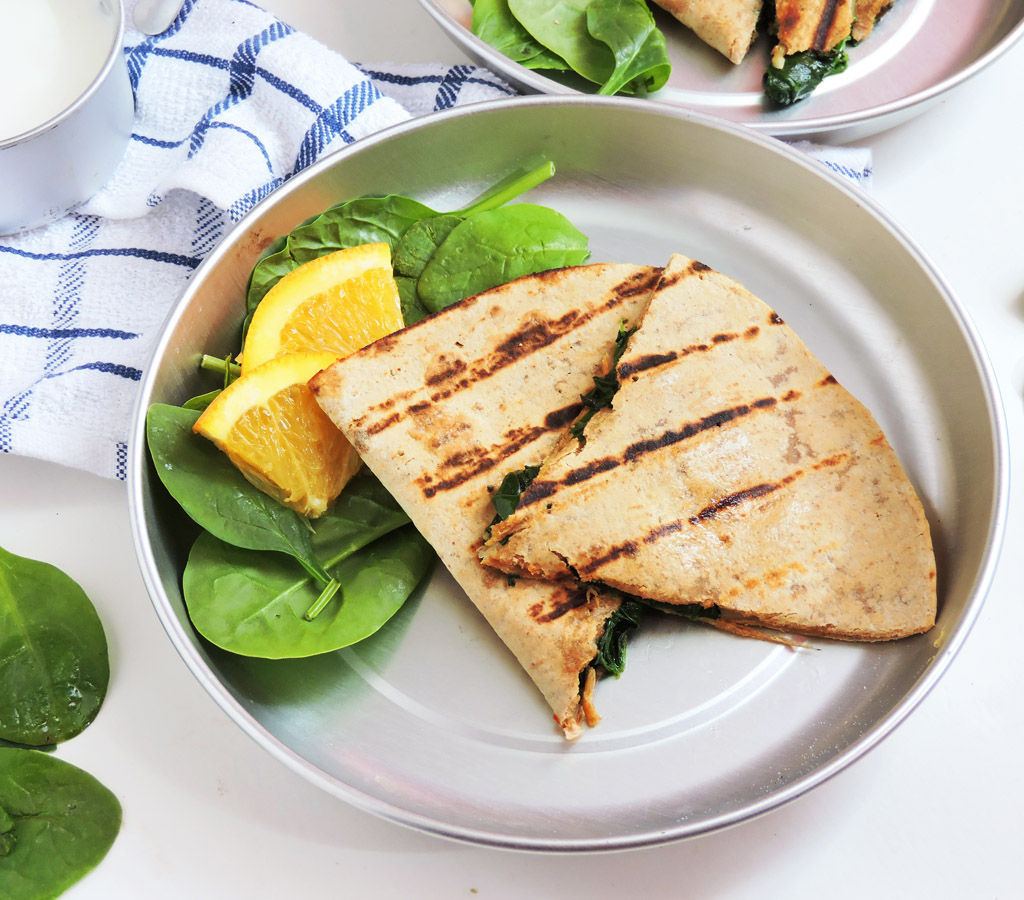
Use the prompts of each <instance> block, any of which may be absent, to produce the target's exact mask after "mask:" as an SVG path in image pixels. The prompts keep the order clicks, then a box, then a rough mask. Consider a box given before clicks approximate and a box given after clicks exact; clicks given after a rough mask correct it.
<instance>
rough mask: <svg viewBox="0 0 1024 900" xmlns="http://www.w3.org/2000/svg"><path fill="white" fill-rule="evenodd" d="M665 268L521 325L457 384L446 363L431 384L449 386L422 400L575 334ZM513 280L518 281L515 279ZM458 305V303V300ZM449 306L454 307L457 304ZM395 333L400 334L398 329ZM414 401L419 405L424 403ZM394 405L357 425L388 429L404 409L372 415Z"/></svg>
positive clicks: (647, 287)
mask: <svg viewBox="0 0 1024 900" xmlns="http://www.w3.org/2000/svg"><path fill="white" fill-rule="evenodd" d="M560 271H563V270H561V269H556V270H553V271H552V272H543V273H540V275H538V276H536V277H541V278H543V279H544V280H552V278H551V277H550V276H552V275H553V274H556V273H557V272H560ZM661 271H662V270H661V269H653V270H652V271H650V272H646V271H640V272H636V273H635V274H633V275H631V276H629V278H627V279H625V280H624V281H620V282H619V283H618V284H616V285H615V286H613V287H612V288H610V289H609V292H608V293H609V296H608V299H607V301H606V302H605V303H603V304H602V305H601V306H599V307H596V308H594V309H592V310H590V311H589V312H587V313H581V312H580V311H579V310H571V311H570V312H567V313H566V314H565V315H564V316H562V317H561V318H559V319H544V320H539V321H538V320H534V321H533V322H531V323H529V324H527V325H526V326H525V327H523V328H521V329H520V330H519V331H517V332H516V333H515V334H512V335H509V336H508V337H507V338H505V340H503V341H502V342H501V343H500V344H498V346H497V347H496V348H495V349H494V351H493V352H492V353H491V354H490V355H489V356H488V357H487V358H485V359H484V360H483V361H482V363H481V364H480V365H478V366H475V367H474V368H472V369H469V368H468V367H467V366H466V365H465V363H463V364H462V367H461V369H460V370H459V371H458V373H457V374H459V375H463V376H464V377H462V378H461V379H460V380H459V381H457V382H455V383H453V384H446V382H448V381H450V380H451V378H450V377H440V376H441V375H442V374H444V373H452V372H454V370H455V369H456V367H457V366H458V362H456V363H452V364H451V365H449V366H448V367H446V369H445V370H444V373H438V377H436V378H433V380H431V379H428V386H431V387H434V386H438V387H439V386H440V385H442V384H445V385H446V386H445V388H444V389H443V390H437V391H435V392H434V393H432V394H431V395H430V396H429V397H428V398H427V399H426V400H425V401H421V403H431V404H433V403H438V402H440V401H442V400H447V399H449V398H450V397H451V396H452V395H453V394H456V393H458V392H459V391H463V390H467V389H468V388H472V387H474V386H475V385H476V384H478V383H479V382H481V381H484V380H486V379H488V378H491V377H492V376H494V375H497V374H498V373H499V372H501V371H502V370H503V369H504V368H506V367H507V366H510V365H513V364H514V363H516V362H518V361H519V360H522V359H525V358H527V357H528V356H529V355H530V354H532V353H535V352H537V351H539V350H543V349H544V348H545V347H548V346H550V345H551V344H553V343H555V342H556V341H558V340H560V339H561V338H563V337H565V336H566V335H567V334H571V333H572V332H573V331H575V330H577V329H579V328H581V327H583V326H584V325H586V324H587V323H588V322H590V321H591V320H592V319H595V318H597V317H599V316H601V315H603V314H604V313H606V312H609V311H610V310H614V309H616V308H617V307H619V306H621V305H622V304H623V303H624V302H625V301H627V300H629V299H631V298H632V297H635V296H637V295H639V294H643V293H645V292H649V291H651V290H652V289H653V288H654V286H655V285H656V284H657V283H658V280H659V279H660V278H661ZM510 283H511V284H515V282H510ZM455 305H456V306H457V305H458V304H455ZM448 308H449V309H453V308H454V307H448ZM444 312H445V310H442V311H441V313H438V314H437V315H443V314H444ZM418 324H419V323H418V322H417V323H416V324H414V325H412V326H410V327H412V328H415V327H416V325H418ZM395 333H396V334H397V333H398V332H395ZM387 337H391V335H388V336H387ZM387 337H385V338H382V339H381V340H380V341H377V342H376V343H375V344H374V345H373V347H374V352H375V353H376V352H378V351H379V348H382V347H383V348H384V349H385V350H386V348H387V346H388V345H387V344H384V343H382V342H385V341H387ZM459 362H461V361H459ZM413 405H415V406H419V405H420V404H413ZM393 406H394V402H393V401H391V400H385V401H383V402H382V403H380V404H378V405H377V406H374V407H371V408H370V409H369V410H367V412H366V413H365V414H364V415H362V416H360V417H359V419H358V420H356V421H355V422H354V423H353V425H354V426H355V427H357V428H363V427H365V428H366V431H367V434H371V435H374V434H380V433H381V432H382V431H385V430H387V429H388V428H390V427H391V426H392V425H395V424H397V423H398V421H399V420H400V419H401V415H402V414H401V411H400V410H396V411H395V412H394V413H392V415H390V416H388V417H387V418H385V419H381V420H380V421H377V422H372V421H371V420H372V417H373V416H374V414H375V413H377V412H379V411H381V410H382V409H385V408H392V407H393ZM421 408H422V407H421ZM410 409H411V407H410ZM367 422H371V424H369V425H366V423H367Z"/></svg>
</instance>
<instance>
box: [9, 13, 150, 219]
mask: <svg viewBox="0 0 1024 900" xmlns="http://www.w3.org/2000/svg"><path fill="white" fill-rule="evenodd" d="M100 2H101V5H103V6H104V7H105V8H106V9H108V11H110V12H111V13H112V14H113V18H114V20H115V28H114V29H113V31H112V33H111V36H110V41H111V43H110V51H109V54H108V56H107V58H106V62H105V63H104V65H103V68H102V70H101V71H100V73H99V74H98V75H97V76H96V78H95V79H94V80H93V81H92V83H91V84H90V85H89V86H88V88H86V90H85V91H84V92H83V93H82V94H81V95H80V96H79V97H78V99H77V100H76V101H75V102H74V103H73V104H71V106H69V107H68V108H67V109H65V110H64V111H63V112H61V113H60V114H59V115H57V116H55V117H54V118H52V119H50V120H49V121H47V122H43V123H41V124H40V125H39V126H38V127H36V128H33V129H32V130H31V131H28V132H25V133H24V134H20V135H15V136H14V137H10V138H4V139H0V234H10V233H13V232H17V231H24V230H26V229H29V228H35V227H36V226H38V225H44V224H46V223H48V222H52V221H54V220H56V219H59V218H60V217H61V216H63V215H66V214H67V213H68V212H70V211H71V210H72V209H74V208H75V207H76V206H79V205H80V204H82V203H84V202H85V201H86V200H88V199H89V198H90V197H91V196H92V195H93V194H95V193H96V192H97V191H98V190H99V189H100V188H101V187H102V186H103V185H104V184H105V183H106V181H107V179H108V178H109V177H110V176H111V175H112V174H113V172H114V169H116V168H117V165H118V163H119V162H120V161H121V157H122V156H123V155H124V151H125V148H126V147H127V146H128V141H129V139H130V138H131V134H132V122H133V121H134V118H135V100H134V97H133V95H132V88H131V83H130V82H129V80H128V67H127V64H126V62H125V59H124V53H123V52H122V46H123V43H124V4H123V2H121V0H100Z"/></svg>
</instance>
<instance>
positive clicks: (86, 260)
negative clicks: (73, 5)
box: [0, 0, 514, 480]
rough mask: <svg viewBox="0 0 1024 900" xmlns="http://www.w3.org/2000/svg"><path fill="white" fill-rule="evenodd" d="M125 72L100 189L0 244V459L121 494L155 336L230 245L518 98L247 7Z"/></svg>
mask: <svg viewBox="0 0 1024 900" xmlns="http://www.w3.org/2000/svg"><path fill="white" fill-rule="evenodd" d="M125 59H126V62H127V66H128V73H129V78H130V80H131V84H132V88H133V90H134V92H135V97H136V108H137V113H136V121H135V126H134V131H133V134H132V137H131V141H130V143H129V147H128V150H127V152H126V154H125V157H124V160H123V161H122V164H121V166H120V168H119V169H118V171H117V172H116V173H115V175H114V176H113V178H112V179H111V182H110V183H109V184H108V185H107V186H106V187H105V188H104V190H103V191H102V192H101V193H100V194H99V195H98V196H97V197H95V198H93V200H91V201H90V202H89V203H87V204H86V205H85V206H83V207H81V208H80V209H79V210H78V211H77V212H75V213H72V214H71V215H68V216H66V217H65V218H64V219H61V220H60V221H58V222H55V223H53V224H52V225H49V226H46V227H43V228H39V229H36V230H35V231H31V232H27V233H25V234H22V235H16V236H10V237H0V454H21V455H26V456H32V457H37V458H41V459H46V460H51V461H53V462H56V463H60V464H64V465H69V466H73V467H76V468H81V469H85V470H87V471H91V472H94V473H96V474H99V475H102V476H106V477H112V478H118V479H121V480H123V479H124V478H125V476H126V471H125V466H126V460H127V443H126V442H127V434H128V429H129V426H130V422H131V417H132V415H133V412H134V403H135V398H136V394H137V389H138V383H139V381H140V379H141V377H142V372H143V370H144V367H145V365H146V361H147V359H148V357H149V354H150V353H151V351H152V347H153V343H154V340H155V338H156V336H157V334H158V333H159V329H160V325H161V323H162V322H163V320H164V318H165V317H166V315H167V313H168V311H169V310H170V308H171V306H172V305H173V302H174V300H175V298H176V297H177V296H178V294H179V293H180V292H181V290H182V288H183V287H184V285H185V283H186V282H187V280H188V278H189V276H190V274H191V273H192V271H193V270H194V269H195V268H196V266H198V265H199V263H200V262H201V261H202V260H203V258H204V257H205V256H206V255H207V254H208V253H209V252H210V250H211V249H212V248H213V247H214V246H215V245H216V243H217V242H218V241H219V239H220V238H221V237H222V235H223V234H224V232H225V230H226V229H227V228H229V227H230V226H231V225H232V224H233V223H234V222H236V221H238V220H239V219H240V218H241V217H242V216H244V215H245V213H246V212H248V211H249V210H250V209H251V208H252V207H253V206H255V205H256V204H257V203H259V202H260V201H261V200H262V199H264V198H265V197H267V196H268V195H269V194H270V193H272V192H273V191H274V190H275V189H276V188H278V187H280V186H281V185H282V184H284V183H285V182H286V181H287V180H288V179H289V178H291V177H293V176H294V175H295V174H296V173H298V172H301V171H302V170H303V169H305V168H306V167H307V166H309V165H311V164H312V163H314V162H315V161H316V160H318V159H320V158H321V157H323V156H324V155H325V154H326V153H329V152H331V151H333V150H335V149H337V148H338V147H341V146H344V145H346V144H350V143H352V142H354V141H357V140H359V139H360V138H362V137H364V136H366V135H368V134H371V133H373V132H375V131H378V130H379V129H381V128H384V127H387V126H388V125H391V124H395V123H397V122H400V121H403V120H405V119H407V118H409V117H410V115H418V114H420V113H423V112H429V111H431V110H439V109H446V108H449V107H452V106H457V105H463V104H465V103H472V102H476V101H480V100H489V99H495V98H498V97H505V96H509V95H512V94H514V91H513V90H512V88H510V87H509V86H508V85H507V84H505V83H504V82H503V81H501V80H500V79H499V78H497V77H496V76H494V75H493V74H491V73H490V72H488V71H486V70H483V69H477V68H475V67H472V66H461V65H460V66H445V65H419V66H403V67H392V66H388V67H382V66H372V65H366V66H361V67H360V66H356V65H353V64H351V63H349V62H348V61H346V60H344V59H342V58H341V57H340V56H338V54H336V53H334V52H332V51H330V50H328V49H327V48H325V47H323V46H322V45H320V44H318V43H316V42H315V41H313V40H312V39H311V38H309V37H308V36H307V35H304V34H302V33H301V32H298V31H296V30H295V29H294V28H292V27H291V26H289V25H287V24H286V23H284V22H281V21H279V20H277V19H276V18H274V17H273V16H271V15H270V14H269V13H267V12H266V11H264V10H262V9H261V8H260V7H258V6H256V5H254V4H252V3H250V2H247V0H185V3H184V5H183V6H182V9H181V12H180V14H179V16H178V18H177V19H176V20H175V22H174V23H173V25H172V26H171V27H170V28H169V29H168V30H167V31H166V32H164V33H163V34H160V35H157V36H155V37H147V36H144V35H141V34H139V33H138V32H132V31H129V33H128V35H127V39H126V45H125Z"/></svg>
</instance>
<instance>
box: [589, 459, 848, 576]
mask: <svg viewBox="0 0 1024 900" xmlns="http://www.w3.org/2000/svg"><path fill="white" fill-rule="evenodd" d="M848 457H849V454H848V453H836V454H834V455H832V456H829V457H827V458H826V459H822V460H819V461H818V462H816V463H815V464H814V465H813V466H811V468H812V469H813V470H815V471H818V470H821V469H827V468H835V467H836V466H839V465H842V463H843V462H844V461H845V460H846V459H847V458H848ZM805 474H806V472H805V471H804V470H803V469H796V470H795V471H793V472H790V473H789V474H788V475H784V476H783V477H782V478H780V479H779V480H778V481H774V482H772V481H765V482H761V483H760V484H755V485H753V486H752V487H748V488H743V489H742V490H739V491H733V492H732V493H731V494H727V495H726V496H724V497H720V498H719V499H717V500H715V501H714V502H713V503H709V504H708V505H707V506H705V507H704V508H703V509H702V510H701V511H700V512H698V513H697V514H696V515H693V516H690V517H688V518H687V519H677V520H676V521H674V522H667V523H665V524H663V525H659V526H658V527H657V528H652V529H651V530H650V531H648V532H647V534H645V535H644V536H643V537H642V538H640V539H639V540H640V541H641V542H642V543H644V544H653V543H655V542H656V541H657V540H659V539H660V538H663V537H665V536H666V535H669V534H675V533H676V532H678V531H682V530H683V528H685V527H686V525H688V524H689V525H700V524H701V523H702V522H706V521H709V520H710V519H714V518H717V516H718V514H719V513H720V512H723V511H724V510H727V509H731V508H733V507H736V506H740V505H741V504H743V503H746V502H747V501H750V500H758V499H760V498H761V497H767V496H768V495H769V494H773V493H774V492H775V491H777V490H780V489H782V488H785V487H788V486H789V485H791V484H792V483H793V482H795V481H796V480H797V479H798V478H802V477H803V476H804V475H805ZM637 547H638V544H637V541H636V540H628V541H623V542H622V543H621V544H617V545H616V546H614V547H610V548H609V549H608V550H606V551H605V552H604V553H602V554H601V555H600V556H597V557H595V558H594V559H592V560H590V562H587V563H585V564H583V565H582V566H577V571H578V572H579V574H580V575H581V576H583V577H592V576H593V575H594V573H595V572H596V571H597V570H598V569H600V568H601V567H602V566H604V565H607V564H608V563H610V562H614V561H615V560H616V559H619V558H620V557H622V556H629V557H633V556H636V553H637Z"/></svg>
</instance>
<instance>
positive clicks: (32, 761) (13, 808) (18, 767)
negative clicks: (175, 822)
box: [0, 748, 121, 900]
mask: <svg viewBox="0 0 1024 900" xmlns="http://www.w3.org/2000/svg"><path fill="white" fill-rule="evenodd" d="M120 828H121V804H120V803H119V802H118V800H117V798H116V797H115V796H114V795H113V794H112V793H111V792H110V791H109V790H108V789H107V788H105V787H104V786H103V785H102V784H100V783H99V782H98V781H97V780H96V779H95V778H93V777H92V776H91V775H89V774H87V773H86V772H83V771H82V770H81V769H78V768H76V767H75V766H72V765H70V764H69V763H66V762H63V761H62V760H60V759H57V758H55V757H52V756H47V755H46V754H45V753H39V752H38V751H36V750H12V749H3V748H0V897H3V898H4V900H49V898H53V897H57V896H58V895H59V894H62V893H63V892H64V891H65V890H67V889H68V888H69V887H71V885H73V884H74V883H75V882H77V881H78V880H80V879H81V878H82V877H83V876H84V875H86V874H87V873H88V872H90V871H92V869H94V868H95V867H96V865H97V864H98V863H99V862H100V860H102V859H103V857H104V856H106V854H107V851H108V850H109V849H110V847H111V845H112V844H113V843H114V839H115V838H116V837H117V833H118V831H119V830H120Z"/></svg>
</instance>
